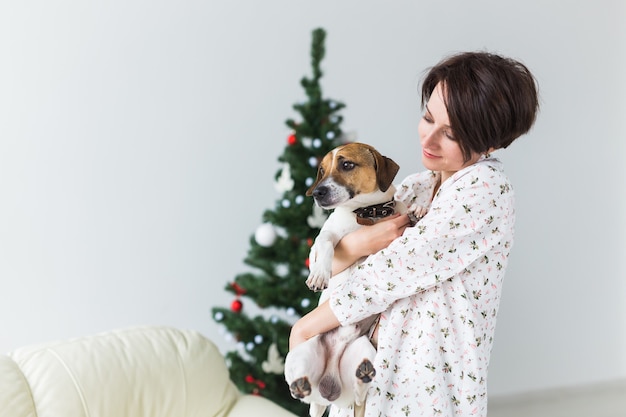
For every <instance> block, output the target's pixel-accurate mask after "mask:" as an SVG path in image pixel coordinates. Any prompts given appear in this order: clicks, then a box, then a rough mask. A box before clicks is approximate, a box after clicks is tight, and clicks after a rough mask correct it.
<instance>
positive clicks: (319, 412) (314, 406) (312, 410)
mask: <svg viewBox="0 0 626 417" xmlns="http://www.w3.org/2000/svg"><path fill="white" fill-rule="evenodd" d="M325 411H326V406H325V405H321V404H318V403H311V406H310V407H309V416H311V417H322V416H323V415H324V412H325Z"/></svg>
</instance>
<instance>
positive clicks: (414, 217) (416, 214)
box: [406, 204, 428, 226]
mask: <svg viewBox="0 0 626 417" xmlns="http://www.w3.org/2000/svg"><path fill="white" fill-rule="evenodd" d="M427 213H428V208H426V207H422V206H418V205H416V204H413V205H412V206H411V207H409V209H408V211H407V213H406V214H407V216H408V217H409V221H410V222H411V223H410V226H415V225H416V224H417V222H419V221H420V220H422V218H423V217H424V216H425V215H426V214H427Z"/></svg>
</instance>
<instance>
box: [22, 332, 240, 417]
mask: <svg viewBox="0 0 626 417" xmlns="http://www.w3.org/2000/svg"><path fill="white" fill-rule="evenodd" d="M10 356H11V357H12V358H13V360H14V361H15V362H16V363H17V364H18V365H19V367H20V368H21V370H22V373H23V374H24V377H25V378H26V380H27V381H28V382H29V384H30V387H31V391H32V396H33V401H34V403H35V407H36V409H37V416H38V417H67V416H72V417H87V416H89V417H112V416H115V417H123V416H129V417H132V416H153V417H161V416H162V417H178V416H180V417H222V416H226V415H228V412H229V411H230V409H231V408H232V407H233V405H234V403H235V402H236V400H237V399H238V398H239V396H240V394H239V392H238V391H237V389H236V387H235V386H234V384H233V383H232V382H231V381H230V379H229V374H228V368H227V367H226V365H225V363H224V359H223V357H222V355H221V354H220V352H219V351H218V349H217V347H216V346H215V345H214V344H213V343H212V342H211V341H209V340H208V339H206V338H205V337H203V336H201V335H200V334H199V333H197V332H193V331H181V330H177V329H172V328H164V327H151V328H134V329H126V330H119V331H114V332H108V333H103V334H100V335H96V336H90V337H83V338H79V339H73V340H70V341H66V342H60V343H52V344H47V345H42V346H37V347H33V348H22V349H18V350H16V351H14V352H12V353H11V354H10Z"/></svg>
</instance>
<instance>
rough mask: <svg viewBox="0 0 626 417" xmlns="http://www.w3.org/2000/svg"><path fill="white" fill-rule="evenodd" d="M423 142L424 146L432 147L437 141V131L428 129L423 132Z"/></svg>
mask: <svg viewBox="0 0 626 417" xmlns="http://www.w3.org/2000/svg"><path fill="white" fill-rule="evenodd" d="M421 133H422V135H421V140H422V146H428V145H432V144H433V143H434V141H435V129H432V128H426V129H424V130H422V132H421Z"/></svg>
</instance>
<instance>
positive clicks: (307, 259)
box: [304, 258, 311, 268]
mask: <svg viewBox="0 0 626 417" xmlns="http://www.w3.org/2000/svg"><path fill="white" fill-rule="evenodd" d="M310 264H311V261H309V258H306V261H304V265H305V266H306V267H307V268H308V267H309V265H310Z"/></svg>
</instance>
